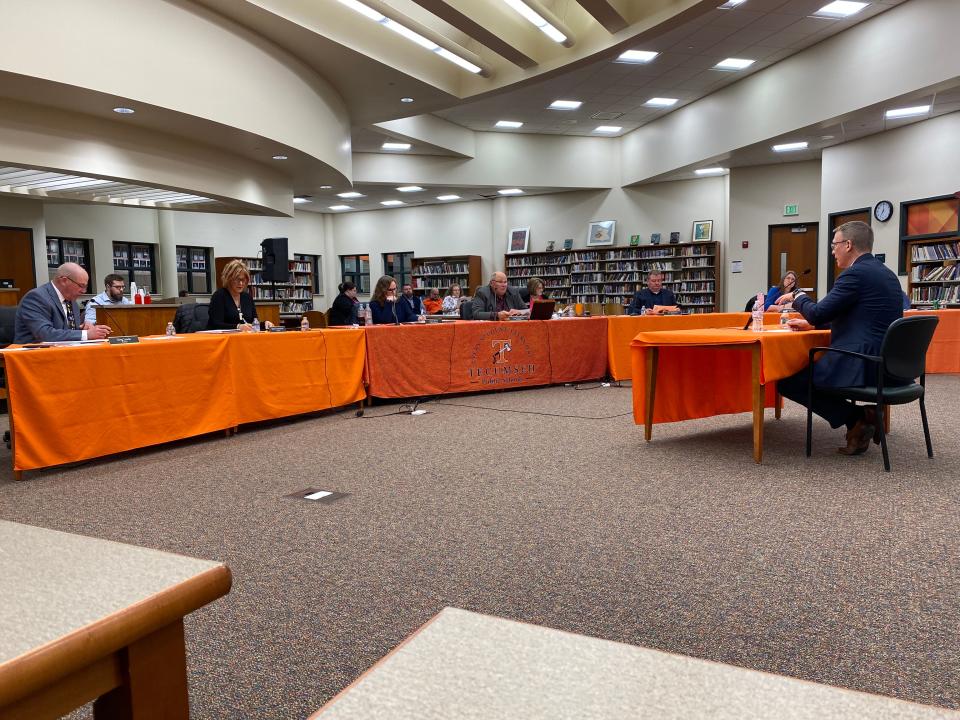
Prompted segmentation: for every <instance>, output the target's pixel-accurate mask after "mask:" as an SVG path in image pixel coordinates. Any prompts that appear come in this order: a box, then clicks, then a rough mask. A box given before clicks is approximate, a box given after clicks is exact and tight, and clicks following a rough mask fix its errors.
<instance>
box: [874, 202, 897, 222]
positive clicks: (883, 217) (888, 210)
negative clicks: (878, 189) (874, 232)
mask: <svg viewBox="0 0 960 720" xmlns="http://www.w3.org/2000/svg"><path fill="white" fill-rule="evenodd" d="M873 216H874V217H875V218H876V219H877V220H879V221H880V222H886V221H887V220H889V219H890V218H891V217H893V203H892V202H890V201H889V200H881V201H880V202H878V203H877V205H876V207H875V208H873Z"/></svg>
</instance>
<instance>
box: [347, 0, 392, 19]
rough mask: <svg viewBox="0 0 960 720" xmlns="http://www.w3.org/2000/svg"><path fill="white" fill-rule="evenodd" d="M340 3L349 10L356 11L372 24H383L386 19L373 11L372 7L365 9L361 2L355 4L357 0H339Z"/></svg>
mask: <svg viewBox="0 0 960 720" xmlns="http://www.w3.org/2000/svg"><path fill="white" fill-rule="evenodd" d="M340 2H341V3H343V4H344V5H346V6H347V7H348V8H350V9H351V10H356V11H357V12H358V13H360V14H361V15H366V16H367V17H368V18H370V19H371V20H373V21H374V22H383V21H384V20H386V18H385V17H384V16H383V15H381V14H380V13H378V12H377V11H376V10H374V9H373V8H372V7H367V6H366V5H364V4H363V3H362V2H357V0H340Z"/></svg>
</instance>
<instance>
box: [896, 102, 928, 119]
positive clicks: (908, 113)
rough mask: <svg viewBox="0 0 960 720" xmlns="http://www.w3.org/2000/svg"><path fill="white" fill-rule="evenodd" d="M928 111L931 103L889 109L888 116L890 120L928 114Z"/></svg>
mask: <svg viewBox="0 0 960 720" xmlns="http://www.w3.org/2000/svg"><path fill="white" fill-rule="evenodd" d="M928 112H930V106H929V105H917V106H916V107H905V108H897V109H895V110H887V112H886V117H887V119H888V120H894V119H896V118H905V117H913V116H914V115H926V114H927V113H928Z"/></svg>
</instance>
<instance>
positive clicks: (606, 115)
mask: <svg viewBox="0 0 960 720" xmlns="http://www.w3.org/2000/svg"><path fill="white" fill-rule="evenodd" d="M590 117H591V118H592V119H594V120H616V119H617V118H618V117H623V113H618V112H598V113H594V114H593V115H591V116H590Z"/></svg>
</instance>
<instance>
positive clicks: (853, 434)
mask: <svg viewBox="0 0 960 720" xmlns="http://www.w3.org/2000/svg"><path fill="white" fill-rule="evenodd" d="M873 431H874V427H873V425H869V424H868V423H867V422H866V421H865V420H857V424H856V425H854V426H853V427H852V428H851V429H850V430H848V431H847V446H846V447H842V448H837V452H838V453H840V454H841V455H862V454H863V453H865V452H866V451H867V449H868V448H869V447H870V440H871V439H872V438H873Z"/></svg>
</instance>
